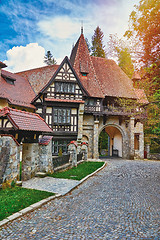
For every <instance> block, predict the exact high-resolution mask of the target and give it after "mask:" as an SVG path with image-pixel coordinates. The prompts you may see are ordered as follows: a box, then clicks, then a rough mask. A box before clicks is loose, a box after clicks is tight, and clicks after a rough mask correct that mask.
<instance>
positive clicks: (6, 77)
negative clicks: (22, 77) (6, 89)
mask: <svg viewBox="0 0 160 240" xmlns="http://www.w3.org/2000/svg"><path fill="white" fill-rule="evenodd" d="M2 77H3V78H4V79H5V81H6V82H7V83H9V84H11V85H14V82H15V81H16V79H15V78H12V77H10V76H6V75H4V74H2Z"/></svg>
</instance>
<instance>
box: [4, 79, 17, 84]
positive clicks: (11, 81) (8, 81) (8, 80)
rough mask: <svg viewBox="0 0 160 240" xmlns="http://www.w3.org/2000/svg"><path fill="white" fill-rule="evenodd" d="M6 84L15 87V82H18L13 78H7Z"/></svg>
mask: <svg viewBox="0 0 160 240" xmlns="http://www.w3.org/2000/svg"><path fill="white" fill-rule="evenodd" d="M5 80H6V82H7V83H9V84H11V85H14V82H15V81H16V79H12V78H5Z"/></svg>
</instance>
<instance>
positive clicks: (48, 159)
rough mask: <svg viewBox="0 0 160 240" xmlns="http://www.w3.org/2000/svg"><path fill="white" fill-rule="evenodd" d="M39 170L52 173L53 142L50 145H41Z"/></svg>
mask: <svg viewBox="0 0 160 240" xmlns="http://www.w3.org/2000/svg"><path fill="white" fill-rule="evenodd" d="M39 170H40V171H41V172H47V173H52V172H53V164H52V141H50V142H49V144H48V145H39Z"/></svg>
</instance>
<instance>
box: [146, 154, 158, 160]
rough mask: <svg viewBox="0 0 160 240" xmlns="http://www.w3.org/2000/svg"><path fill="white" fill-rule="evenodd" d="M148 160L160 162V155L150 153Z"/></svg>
mask: <svg viewBox="0 0 160 240" xmlns="http://www.w3.org/2000/svg"><path fill="white" fill-rule="evenodd" d="M148 158H149V159H151V160H160V153H150V154H149V157H148Z"/></svg>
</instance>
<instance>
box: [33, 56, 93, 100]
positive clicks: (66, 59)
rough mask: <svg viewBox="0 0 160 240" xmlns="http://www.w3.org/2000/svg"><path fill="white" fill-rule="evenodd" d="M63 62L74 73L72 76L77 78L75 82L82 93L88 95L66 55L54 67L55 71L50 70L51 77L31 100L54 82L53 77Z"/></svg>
mask: <svg viewBox="0 0 160 240" xmlns="http://www.w3.org/2000/svg"><path fill="white" fill-rule="evenodd" d="M64 63H67V64H68V65H69V67H70V68H71V70H72V72H73V74H74V76H75V78H76V80H77V83H78V85H79V87H80V89H81V90H82V92H83V94H85V95H88V91H87V90H86V89H85V88H84V87H83V85H82V84H81V82H80V80H79V78H78V76H77V73H76V72H75V70H74V69H73V67H72V65H71V63H70V61H69V59H68V57H67V56H66V57H65V58H64V59H63V61H62V63H61V64H60V65H59V66H58V68H57V69H56V71H55V72H52V77H51V79H50V80H49V81H48V82H47V83H46V84H45V85H43V88H42V89H41V90H40V91H39V94H37V96H36V97H35V98H34V99H33V100H32V102H33V101H35V100H36V99H37V98H38V97H39V95H41V94H42V93H43V92H44V91H45V90H46V89H47V88H48V87H49V86H50V85H51V84H52V83H53V82H54V79H55V77H56V75H57V74H58V73H59V71H60V69H61V68H62V67H63V65H64ZM72 102H74V100H73V101H72Z"/></svg>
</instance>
